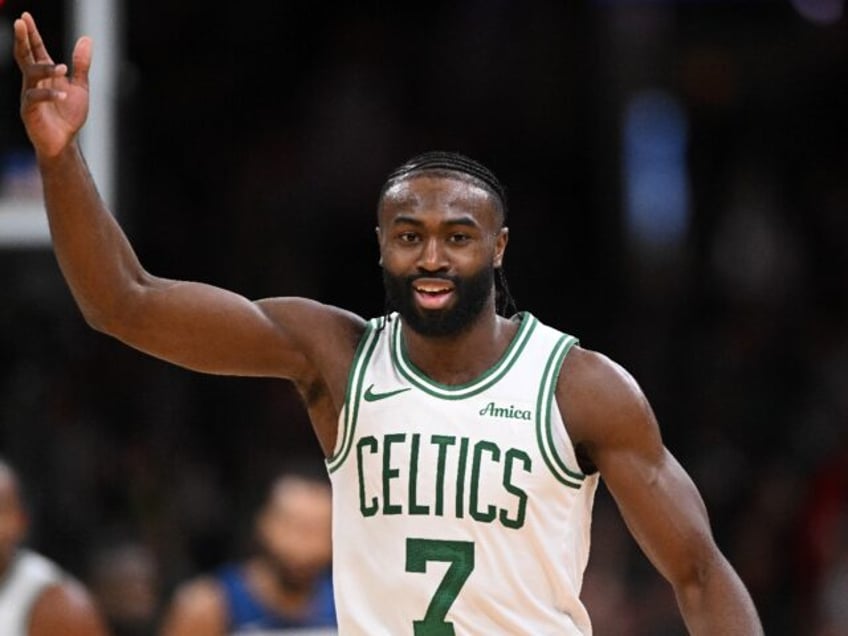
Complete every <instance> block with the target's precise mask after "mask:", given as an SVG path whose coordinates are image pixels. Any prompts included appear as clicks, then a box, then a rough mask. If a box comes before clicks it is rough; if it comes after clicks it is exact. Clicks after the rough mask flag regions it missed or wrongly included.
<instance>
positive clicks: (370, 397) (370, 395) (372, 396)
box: [362, 384, 412, 402]
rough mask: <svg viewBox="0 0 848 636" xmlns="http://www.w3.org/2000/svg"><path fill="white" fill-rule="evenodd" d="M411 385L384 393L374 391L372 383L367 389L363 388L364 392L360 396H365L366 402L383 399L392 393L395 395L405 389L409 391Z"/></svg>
mask: <svg viewBox="0 0 848 636" xmlns="http://www.w3.org/2000/svg"><path fill="white" fill-rule="evenodd" d="M411 390H412V387H409V386H408V387H406V388H403V389H395V390H394V391H386V392H385V393H375V392H374V385H373V384H372V385H371V386H369V387H368V388H367V389H365V394H364V395H363V396H362V397H363V398H365V401H366V402H376V401H377V400H385V399H386V398H390V397H392V396H393V395H397V394H398V393H403V392H405V391H411Z"/></svg>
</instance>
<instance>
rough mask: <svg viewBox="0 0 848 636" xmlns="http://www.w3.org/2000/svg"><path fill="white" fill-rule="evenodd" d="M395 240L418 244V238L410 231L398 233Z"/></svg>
mask: <svg viewBox="0 0 848 636" xmlns="http://www.w3.org/2000/svg"><path fill="white" fill-rule="evenodd" d="M397 240H398V241H399V242H401V243H409V244H412V243H417V242H418V240H419V236H418V234H417V233H416V232H411V231H406V232H399V233H398V234H397Z"/></svg>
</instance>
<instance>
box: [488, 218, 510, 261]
mask: <svg viewBox="0 0 848 636" xmlns="http://www.w3.org/2000/svg"><path fill="white" fill-rule="evenodd" d="M508 242H509V228H508V227H502V228H501V229H500V230H498V233H497V235H496V236H495V257H494V259H493V260H492V265H494V267H495V268H496V269H497V268H498V267H502V266H503V259H504V252H506V244H507V243H508Z"/></svg>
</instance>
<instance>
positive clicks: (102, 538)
mask: <svg viewBox="0 0 848 636" xmlns="http://www.w3.org/2000/svg"><path fill="white" fill-rule="evenodd" d="M122 7H123V11H124V15H123V26H122V28H123V30H124V37H125V49H124V52H123V60H122V62H121V64H120V77H119V86H118V88H119V104H118V113H119V138H118V141H117V143H118V146H117V150H118V165H117V172H118V205H117V206H116V208H117V210H116V211H117V214H118V216H119V218H120V220H121V222H122V225H123V226H124V228H125V229H126V231H127V233H128V234H129V236H130V238H131V240H132V241H133V244H134V246H135V248H136V249H137V251H138V253H139V256H140V258H141V260H142V262H143V263H144V264H145V266H146V267H147V269H149V270H150V271H152V272H153V273H156V274H159V275H162V276H167V277H173V278H185V279H195V280H202V281H205V282H209V283H213V284H217V285H221V286H224V287H227V288H230V289H233V290H236V291H239V292H241V293H243V294H245V295H246V296H248V297H251V298H258V297H263V296H272V295H304V296H309V297H312V298H316V299H318V300H321V301H324V302H327V303H332V304H337V305H340V306H343V307H346V308H349V309H351V310H353V311H356V312H358V313H360V314H362V315H364V316H372V315H376V314H379V313H380V312H381V311H382V309H383V294H382V286H381V282H380V272H379V268H378V265H377V248H376V241H375V238H374V231H373V227H374V214H375V205H376V196H377V192H378V190H379V188H380V186H381V185H382V182H383V180H384V179H385V176H386V175H387V174H388V172H389V171H390V170H391V169H392V168H394V167H395V166H396V165H398V164H400V163H401V162H402V161H404V160H405V159H406V158H408V157H409V156H411V155H413V154H415V153H417V152H420V151H423V150H427V149H431V148H440V149H446V150H458V151H461V152H464V153H466V154H469V155H471V156H473V157H475V158H477V159H479V160H480V161H482V162H483V163H485V164H487V165H488V166H489V167H491V168H492V169H493V170H494V171H495V172H496V173H497V174H498V176H499V177H500V179H501V180H502V181H503V182H504V183H505V184H506V186H507V189H508V195H509V202H510V218H509V225H510V229H511V240H510V245H509V250H508V253H507V259H506V271H507V273H508V276H509V280H510V286H511V289H512V292H513V295H514V296H515V298H516V300H517V304H518V306H519V308H521V309H529V310H530V311H532V312H533V313H534V314H536V315H537V316H538V317H539V318H541V319H542V320H544V321H546V322H549V323H551V324H553V325H554V326H557V327H558V328H560V329H562V330H565V331H568V332H571V333H574V334H575V335H578V336H579V337H580V338H581V341H582V343H583V345H584V346H586V347H589V348H592V349H597V350H600V351H602V352H604V353H606V354H608V355H609V356H611V357H612V358H613V359H615V360H616V361H618V362H620V363H621V364H623V365H624V366H625V367H626V368H628V369H629V370H630V371H631V372H632V373H633V374H634V375H635V377H636V378H637V379H638V380H639V382H640V383H641V385H642V388H643V389H644V390H645V392H646V394H647V395H648V397H649V399H650V400H651V402H652V404H653V407H654V409H655V411H656V413H657V416H658V418H659V421H660V424H661V427H662V430H663V434H664V437H665V439H666V443H667V445H668V446H669V448H670V449H671V450H672V452H673V453H674V454H675V455H676V456H677V457H678V459H679V460H680V461H681V462H682V463H683V465H684V466H685V467H686V468H687V470H688V471H689V472H690V473H691V475H692V477H693V479H694V480H695V482H696V483H697V485H698V487H699V488H700V489H701V491H702V493H703V495H704V498H705V500H706V502H707V506H708V508H709V510H710V514H711V517H712V521H713V525H714V531H715V534H716V537H717V539H718V541H719V544H720V545H721V547H722V549H723V550H724V552H725V553H726V554H727V555H728V557H729V558H730V560H731V562H732V563H733V564H734V565H735V567H736V568H737V570H738V571H739V572H740V575H741V576H742V577H743V579H744V580H745V582H746V584H747V585H748V586H749V588H750V590H751V592H752V594H753V595H754V598H755V600H756V602H757V605H758V607H759V609H760V611H761V613H762V615H763V620H764V622H765V626H766V632H767V633H769V634H820V635H825V634H844V633H848V468H846V466H848V436H846V422H847V421H848V420H847V419H846V418H848V322H846V318H848V315H846V314H847V313H848V306H847V305H846V299H848V295H846V294H847V293H848V124H846V113H848V98H846V95H848V90H846V83H848V82H846V80H848V27H847V26H846V18H845V17H839V16H840V15H841V14H840V11H844V9H845V7H844V2H843V1H842V0H795V1H794V2H788V1H787V2H778V1H766V0H763V1H754V0H750V1H739V2H730V1H724V2H722V1H719V0H714V1H702V2H696V1H694V0H692V1H689V2H685V1H679V2H660V1H659V0H657V1H654V2H639V1H636V0H633V1H630V2H623V1H622V2H616V1H614V0H609V1H607V2H594V3H592V2H589V3H578V2H536V1H533V2H518V1H509V0H489V1H485V2H484V1H483V0H477V1H473V0H465V1H460V2H429V3H418V4H417V5H415V7H414V8H412V6H411V5H406V4H398V3H391V2H381V1H376V0H375V1H372V2H349V3H345V6H342V7H339V6H336V5H334V4H319V3H308V2H294V3H292V2H252V3H241V4H237V5H236V4H232V5H225V6H222V7H218V6H217V5H213V4H210V3H206V2H203V3H201V2H190V1H183V2H178V3H176V2H175V3H151V2H135V1H128V2H126V3H123V4H122ZM23 8H27V9H29V10H31V11H32V12H33V13H34V14H35V17H36V19H37V20H39V24H40V25H41V27H42V31H43V33H44V35H45V39H46V40H47V42H48V46H49V47H50V48H51V50H52V51H54V53H55V54H54V57H57V58H62V59H69V54H68V52H69V50H70V47H71V42H70V39H68V37H67V34H66V33H65V32H64V26H63V25H64V22H65V15H64V5H63V3H62V2H58V1H56V0H53V1H52V2H51V1H45V2H38V3H32V2H30V3H27V2H14V1H11V0H9V1H6V2H0V16H2V25H0V26H2V28H3V29H4V30H9V31H10V30H11V20H12V18H13V16H15V15H17V14H18V13H19V12H20V10H21V9H23ZM829 11H831V12H832V13H833V14H834V20H833V21H830V22H828V21H825V20H824V19H823V18H824V17H826V16H827V14H828V12H829ZM816 16H819V19H818V21H817V20H816V19H815V18H816ZM4 41H5V40H4ZM60 52H61V53H62V55H60V54H59V53H60ZM97 54H98V53H97V45H96V43H95V64H96V63H97ZM0 60H2V64H3V65H2V66H0V72H1V73H2V103H0V115H2V119H0V131H2V132H0V135H2V136H0V143H1V144H2V145H0V151H4V152H11V151H14V150H19V149H26V148H27V143H26V139H25V137H24V134H23V130H22V127H21V125H20V123H19V120H18V118H17V92H18V87H19V74H18V71H17V69H16V68H14V66H13V64H10V62H9V60H8V59H6V58H4V57H3V56H0ZM93 89H94V90H96V89H97V87H96V86H95V87H93ZM640 96H641V97H642V98H646V99H647V101H645V100H644V99H643V100H642V101H639V98H640ZM646 103H647V104H648V105H649V106H651V105H652V108H654V110H651V111H649V112H651V113H653V114H654V118H653V119H651V118H650V117H648V119H647V120H638V119H637V120H635V121H636V124H637V126H636V129H635V130H637V132H638V130H641V129H639V128H638V123H639V122H640V121H641V122H643V124H644V121H647V122H648V123H647V124H645V127H647V130H648V133H650V131H651V130H653V131H655V132H654V133H650V134H648V135H647V137H646V139H647V142H646V144H647V146H646V148H647V150H646V152H647V153H648V161H647V163H645V164H642V163H640V162H641V161H642V159H643V158H644V155H637V156H636V159H635V160H633V161H631V160H630V159H628V157H631V159H632V155H629V154H628V151H627V149H628V148H630V146H628V145H627V144H628V139H629V137H628V133H627V130H630V129H628V127H627V124H626V122H627V121H628V120H627V119H626V114H627V113H628V112H632V109H633V108H634V104H643V105H644V104H646ZM640 112H641V111H640ZM657 113H659V114H658V115H657ZM656 131H658V132H656ZM643 132H644V131H643ZM652 134H653V135H654V136H653V137H652V136H651V135H652ZM669 136H670V137H669ZM669 138H671V139H672V142H673V143H672V146H674V143H676V144H677V146H678V147H679V150H680V152H679V157H678V161H677V163H673V165H671V166H670V167H668V166H666V168H668V169H666V168H663V166H664V165H665V164H663V163H662V161H660V162H659V163H658V164H657V165H659V168H657V169H656V170H655V171H654V172H653V173H651V174H653V176H654V177H656V178H657V179H658V180H657V181H655V182H653V183H655V187H654V188H652V189H649V192H648V195H649V199H650V197H653V198H654V200H656V201H658V202H660V203H659V204H658V208H657V209H662V208H663V203H662V202H664V201H667V200H668V198H669V197H670V196H671V194H672V191H671V190H666V188H667V187H668V183H670V182H669V181H668V180H667V179H669V178H670V177H669V175H672V176H673V174H674V173H675V170H677V171H678V172H679V173H680V174H682V175H683V182H684V183H685V185H686V188H687V190H686V192H687V196H686V197H685V199H686V202H688V203H685V204H684V205H682V206H681V209H684V210H686V211H688V216H687V217H685V219H686V220H685V224H684V225H683V228H682V230H681V232H680V233H679V234H676V235H674V237H673V238H672V239H651V238H647V239H646V238H644V237H642V238H640V235H638V234H636V233H634V232H633V231H631V228H632V225H631V224H629V222H628V219H629V218H630V217H629V216H628V210H629V209H630V208H631V206H630V203H629V202H630V201H631V198H629V194H628V193H629V190H628V188H627V187H626V184H627V183H629V181H628V179H629V178H630V177H631V176H632V175H633V174H634V173H635V171H636V168H638V166H640V165H653V164H652V163H651V161H650V157H651V156H654V155H652V154H651V153H659V154H660V155H662V156H666V155H669V154H670V156H672V157H673V156H674V149H673V148H672V150H671V151H668V148H667V145H666V146H663V140H665V141H666V142H668V139H669ZM675 140H676V141H675ZM663 148H666V151H665V152H666V155H663V152H664V151H663ZM643 150H644V148H643ZM629 161H630V162H629ZM634 162H635V163H634ZM634 166H636V167H634ZM665 227H668V225H667V226H665ZM0 452H2V454H3V455H5V456H6V457H7V458H8V459H10V460H11V461H13V462H14V463H15V464H16V465H17V466H18V468H19V470H20V472H21V473H22V475H23V478H24V480H25V481H26V483H27V485H28V489H29V498H30V502H31V505H32V508H33V513H34V522H35V523H34V527H33V532H32V534H31V538H30V543H31V544H32V545H33V546H34V547H37V548H38V549H40V550H42V551H43V552H45V553H47V554H49V555H50V556H53V557H55V558H56V559H58V560H59V561H60V562H62V563H63V564H64V565H65V566H66V567H67V568H68V569H70V570H71V571H72V572H74V573H76V574H77V575H79V576H80V577H82V578H84V579H87V577H90V576H93V574H92V563H94V562H97V557H98V555H99V554H100V553H101V552H102V550H103V546H110V545H116V544H123V543H126V542H130V543H132V544H133V545H136V546H139V547H141V548H143V549H144V550H146V551H147V554H148V555H149V556H150V562H151V563H152V564H153V565H154V566H155V568H156V572H157V575H158V579H157V585H158V587H157V588H156V591H157V594H158V595H159V598H160V599H165V598H167V596H168V594H169V593H170V591H171V589H172V588H173V586H174V585H175V584H177V583H178V582H179V581H181V580H183V579H184V578H185V577H187V576H190V575H192V574H195V573H197V572H199V571H203V570H205V569H208V568H210V567H213V566H214V565H216V564H217V563H218V562H220V561H221V560H223V559H225V558H229V557H231V556H233V555H235V554H237V552H238V549H239V546H241V545H242V543H243V541H242V540H243V538H244V536H245V534H246V526H247V524H248V521H249V512H250V511H251V510H252V509H253V508H252V507H253V505H254V504H255V499H256V496H257V493H258V491H259V489H260V488H261V485H262V484H263V480H264V479H265V478H266V477H267V475H268V474H269V472H270V471H272V470H273V469H274V468H275V467H276V466H277V465H278V464H279V463H280V462H281V461H285V458H287V457H292V456H302V455H314V456H315V457H316V459H317V458H318V448H317V444H316V443H315V441H314V439H313V437H312V433H311V431H310V429H309V425H308V422H307V421H306V419H305V416H304V412H303V410H302V408H301V406H300V403H299V401H298V399H297V397H296V395H295V393H294V391H293V390H292V388H291V387H290V386H289V385H288V384H286V383H283V382H278V381H266V380H255V379H252V380H247V379H235V378H218V377H208V376H202V375H198V374H194V373H191V372H188V371H184V370H181V369H179V368H174V367H171V366H168V365H166V364H164V363H162V362H159V361H157V360H154V359H151V358H148V357H146V356H144V355H141V354H139V353H138V352H136V351H133V350H131V349H129V348H127V347H125V346H123V345H121V344H119V343H117V342H115V341H112V340H110V339H108V338H106V337H104V336H102V335H99V334H97V333H95V332H93V331H92V330H90V329H89V328H88V327H87V326H86V325H85V324H84V322H83V321H82V319H81V317H80V314H79V312H78V311H77V309H76V308H75V306H74V305H73V303H72V300H71V298H70V295H69V293H68V291H67V289H66V287H65V286H64V284H63V282H62V280H61V277H60V276H59V273H58V270H57V267H56V264H55V261H54V259H53V256H52V254H51V253H50V251H49V250H48V249H7V250H5V251H0ZM596 509H597V516H596V525H595V530H594V532H595V535H594V536H595V539H594V541H595V545H594V552H593V557H592V560H591V562H590V566H589V572H588V574H587V582H586V592H585V594H586V600H587V603H588V604H589V606H590V610H591V612H592V613H593V615H594V618H595V623H596V633H598V634H607V633H609V634H676V633H682V631H681V630H682V624H681V623H680V620H679V618H677V613H676V610H675V608H674V600H673V597H672V595H671V592H670V590H669V588H668V586H667V585H665V584H664V583H663V582H662V581H661V579H660V578H659V576H658V575H657V574H656V573H655V572H654V571H653V570H652V569H651V567H650V566H649V565H648V564H647V561H646V560H645V559H644V557H642V556H641V554H640V553H639V552H638V550H637V548H636V547H635V544H634V543H633V541H632V539H630V538H629V536H628V535H627V534H626V530H624V529H623V527H622V524H621V521H620V520H619V519H618V517H617V513H616V512H615V510H614V508H613V507H612V506H611V505H610V500H609V497H608V495H607V494H606V492H604V491H602V492H601V493H600V494H599V499H598V503H597V507H596Z"/></svg>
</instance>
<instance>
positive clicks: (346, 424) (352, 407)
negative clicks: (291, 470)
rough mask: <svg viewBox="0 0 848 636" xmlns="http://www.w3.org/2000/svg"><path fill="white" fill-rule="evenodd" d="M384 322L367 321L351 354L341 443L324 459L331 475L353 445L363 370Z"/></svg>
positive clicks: (373, 319) (363, 375)
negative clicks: (354, 350) (381, 323)
mask: <svg viewBox="0 0 848 636" xmlns="http://www.w3.org/2000/svg"><path fill="white" fill-rule="evenodd" d="M384 320H385V318H372V319H371V320H369V321H368V324H367V326H366V328H365V333H364V334H362V337H361V338H360V339H359V344H358V345H357V347H356V352H355V353H354V354H353V362H352V363H351V365H350V371H349V372H348V377H347V389H346V390H345V403H344V419H343V420H342V426H341V430H340V431H339V435H341V437H342V443H341V445H340V446H338V449H339V451H338V453H337V454H336V455H334V456H332V457H328V458H327V459H326V463H327V471H328V472H330V473H333V472H334V471H335V470H336V469H338V467H339V466H341V465H342V464H343V463H344V461H345V459H346V458H347V455H348V453H349V452H350V448H351V446H352V445H353V431H354V428H355V424H356V416H357V415H358V412H359V395H360V393H362V384H363V379H364V377H365V370H366V369H367V368H368V361H369V360H370V359H371V355H372V354H373V353H374V349H375V348H376V346H377V341H378V340H379V336H380V331H381V328H380V321H384ZM383 328H385V323H384V324H383Z"/></svg>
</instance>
